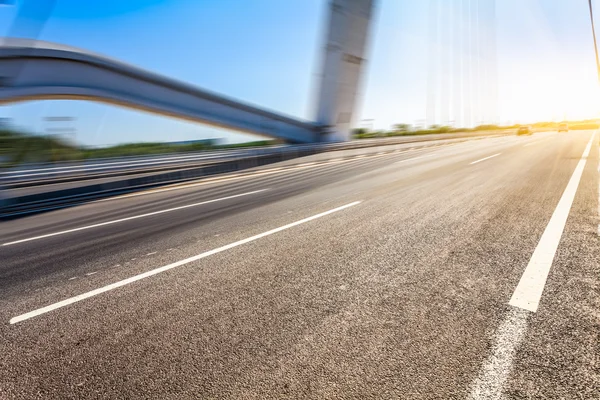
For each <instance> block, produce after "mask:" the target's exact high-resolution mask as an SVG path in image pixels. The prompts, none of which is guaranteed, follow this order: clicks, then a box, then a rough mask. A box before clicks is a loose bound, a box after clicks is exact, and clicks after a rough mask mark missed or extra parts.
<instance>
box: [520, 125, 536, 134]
mask: <svg viewBox="0 0 600 400" xmlns="http://www.w3.org/2000/svg"><path fill="white" fill-rule="evenodd" d="M531 134H533V131H532V130H531V126H529V125H523V126H521V127H519V129H518V130H517V135H518V136H521V135H531Z"/></svg>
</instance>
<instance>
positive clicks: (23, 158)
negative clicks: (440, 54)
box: [0, 120, 599, 168]
mask: <svg viewBox="0 0 600 400" xmlns="http://www.w3.org/2000/svg"><path fill="white" fill-rule="evenodd" d="M568 124H569V129H571V130H578V129H598V127H599V124H598V121H597V120H584V121H572V122H569V123H568ZM558 125H559V123H558V122H538V123H535V124H531V126H532V127H533V129H534V130H553V129H557V128H558ZM519 126H520V125H511V126H498V125H481V126H478V127H475V128H452V127H450V126H439V125H433V126H430V127H428V128H427V129H423V128H415V127H413V126H412V125H409V124H396V125H394V126H393V127H392V129H390V130H387V131H382V130H379V131H377V130H368V129H364V128H360V129H355V130H354V131H353V136H354V138H356V139H366V138H377V137H394V136H413V135H429V134H439V133H462V132H484V131H506V130H512V129H515V130H516V129H518V128H519ZM278 143H281V142H280V141H276V140H260V141H254V142H246V143H236V144H229V145H219V144H217V143H216V142H215V141H200V142H190V143H186V142H183V143H128V144H120V145H116V146H108V147H100V148H89V147H81V146H76V145H74V144H72V143H70V142H68V141H66V140H63V139H60V138H58V137H49V136H41V135H35V134H31V133H26V132H19V131H16V130H14V129H11V128H9V127H0V168H2V167H12V166H15V165H18V164H21V163H52V162H61V161H78V160H86V159H96V158H109V157H124V156H143V155H151V154H172V153H185V152H191V151H205V150H216V149H231V148H245V147H257V146H268V145H274V144H278Z"/></svg>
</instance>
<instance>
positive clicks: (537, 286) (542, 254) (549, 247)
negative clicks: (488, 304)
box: [509, 132, 596, 312]
mask: <svg viewBox="0 0 600 400" xmlns="http://www.w3.org/2000/svg"><path fill="white" fill-rule="evenodd" d="M594 136H596V133H595V132H594V133H593V134H592V137H591V138H590V140H589V142H588V144H587V146H586V147H585V150H584V151H583V154H582V155H581V159H580V160H579V162H578V163H577V166H576V167H575V171H573V175H571V179H570V180H569V183H568V184H567V187H566V188H565V190H564V192H563V194H562V196H561V198H560V200H559V201H558V204H557V205H556V208H555V209H554V213H553V214H552V217H551V218H550V221H549V222H548V225H547V226H546V229H545V230H544V233H543V234H542V237H541V238H540V241H539V242H538V245H537V246H536V248H535V250H534V252H533V255H532V256H531V259H530V260H529V263H528V264H527V267H526V268H525V271H524V272H523V275H522V276H521V279H520V280H519V283H518V285H517V287H516V289H515V291H514V293H513V295H512V297H511V299H510V301H509V304H510V305H511V306H513V307H519V308H522V309H524V310H528V311H531V312H536V311H537V309H538V306H539V303H540V299H541V297H542V292H543V291H544V286H545V285H546V280H547V279H548V274H549V273H550V267H551V266H552V262H553V261H554V256H555V254H556V250H557V248H558V244H559V243H560V239H561V237H562V233H563V230H564V228H565V225H566V223H567V218H568V217H569V212H570V211H571V206H572V205H573V200H574V199H575V194H576V193H577V187H578V186H579V181H580V180H581V175H582V174H583V169H584V167H585V164H586V161H587V157H588V156H589V154H590V149H591V148H592V142H593V140H594Z"/></svg>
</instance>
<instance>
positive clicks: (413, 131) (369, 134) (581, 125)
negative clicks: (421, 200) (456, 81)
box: [352, 120, 599, 139]
mask: <svg viewBox="0 0 600 400" xmlns="http://www.w3.org/2000/svg"><path fill="white" fill-rule="evenodd" d="M559 124H560V122H538V123H534V124H531V127H532V128H533V129H534V130H545V129H546V130H554V129H557V128H558V125H559ZM568 124H569V129H571V130H579V129H598V127H599V124H598V121H597V120H584V121H572V122H568ZM520 126H521V125H518V124H517V125H508V126H507V125H480V126H477V127H475V128H453V127H451V126H442V125H431V126H430V127H428V128H416V127H414V126H412V125H410V124H396V125H394V126H393V127H392V129H390V130H369V129H366V128H358V129H355V130H354V131H353V132H352V133H353V136H354V138H356V139H370V138H377V137H393V136H414V135H430V134H439V133H463V132H485V131H507V130H516V129H518V128H519V127H520Z"/></svg>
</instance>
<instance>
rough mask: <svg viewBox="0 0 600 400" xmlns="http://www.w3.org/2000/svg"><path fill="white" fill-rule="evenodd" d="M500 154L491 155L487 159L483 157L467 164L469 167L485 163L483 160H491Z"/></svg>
mask: <svg viewBox="0 0 600 400" xmlns="http://www.w3.org/2000/svg"><path fill="white" fill-rule="evenodd" d="M500 154H502V153H496V154H493V155H491V156H489V157H484V158H481V159H479V160H477V161H473V162H471V163H469V164H470V165H473V164H477V163H479V162H482V161H485V160H489V159H490V158H493V157H496V156H499V155H500Z"/></svg>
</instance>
